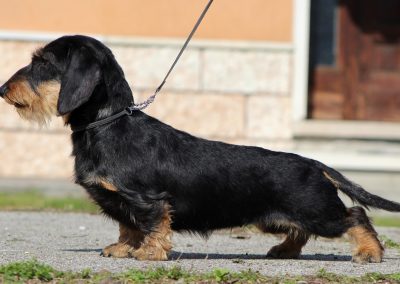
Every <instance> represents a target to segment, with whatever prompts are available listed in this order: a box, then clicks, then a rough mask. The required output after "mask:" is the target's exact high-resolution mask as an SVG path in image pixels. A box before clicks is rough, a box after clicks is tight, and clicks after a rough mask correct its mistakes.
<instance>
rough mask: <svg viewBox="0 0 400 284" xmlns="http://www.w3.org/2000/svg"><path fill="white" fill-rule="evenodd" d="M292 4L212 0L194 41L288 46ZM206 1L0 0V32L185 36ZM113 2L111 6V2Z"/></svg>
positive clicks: (266, 0) (271, 0)
mask: <svg viewBox="0 0 400 284" xmlns="http://www.w3.org/2000/svg"><path fill="white" fill-rule="evenodd" d="M292 1H293V0H279V1H276V0H215V1H214V4H213V7H212V9H211V10H210V12H209V14H208V15H207V17H206V19H205V21H204V24H203V25H202V26H201V27H200V29H199V31H198V33H197V35H196V36H197V37H198V38H203V39H228V40H262V41H279V42H291V40H292ZM206 2H207V0H113V1H109V0H57V1H55V0H16V1H2V3H1V10H2V13H1V17H0V29H2V30H30V31H42V32H43V31H50V32H65V33H95V34H108V35H130V36H145V37H184V36H186V35H187V33H188V32H189V31H190V29H191V28H192V25H193V24H194V22H195V20H196V18H197V17H198V15H199V14H200V12H201V10H202V9H203V7H204V6H205V4H206ZM111 3H112V4H111Z"/></svg>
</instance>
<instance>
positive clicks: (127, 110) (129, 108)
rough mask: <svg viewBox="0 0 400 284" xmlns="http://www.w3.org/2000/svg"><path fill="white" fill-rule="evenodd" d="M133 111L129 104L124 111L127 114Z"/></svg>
mask: <svg viewBox="0 0 400 284" xmlns="http://www.w3.org/2000/svg"><path fill="white" fill-rule="evenodd" d="M133 111H134V109H133V108H132V107H130V106H129V107H127V108H125V113H126V114H127V115H129V116H130V115H132V114H133Z"/></svg>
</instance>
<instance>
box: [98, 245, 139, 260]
mask: <svg viewBox="0 0 400 284" xmlns="http://www.w3.org/2000/svg"><path fill="white" fill-rule="evenodd" d="M133 251H134V248H133V247H131V246H130V245H127V244H123V243H115V244H112V245H109V246H107V247H105V248H104V249H103V251H102V252H101V254H100V255H102V256H104V257H117V258H127V257H133V255H132V252H133Z"/></svg>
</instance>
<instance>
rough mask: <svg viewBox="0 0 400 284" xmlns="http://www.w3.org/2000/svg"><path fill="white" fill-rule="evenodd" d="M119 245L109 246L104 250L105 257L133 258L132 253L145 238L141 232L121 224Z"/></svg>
mask: <svg viewBox="0 0 400 284" xmlns="http://www.w3.org/2000/svg"><path fill="white" fill-rule="evenodd" d="M119 234H120V236H119V239H118V243H115V244H112V245H109V246H107V247H106V248H104V249H103V255H104V256H112V257H118V258H125V257H132V256H133V255H132V253H133V252H134V251H135V250H136V249H138V248H139V247H140V245H141V244H142V242H143V239H144V236H143V234H142V233H141V232H140V231H139V230H135V229H131V228H128V227H126V226H124V225H123V224H121V223H120V224H119Z"/></svg>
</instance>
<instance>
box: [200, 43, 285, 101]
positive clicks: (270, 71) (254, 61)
mask: <svg viewBox="0 0 400 284" xmlns="http://www.w3.org/2000/svg"><path fill="white" fill-rule="evenodd" d="M203 60H204V62H203V69H202V72H203V75H202V78H203V83H202V85H203V88H204V90H206V91H219V92H242V93H275V94H287V93H288V92H289V88H290V78H291V76H290V75H291V74H290V67H291V66H290V54H289V53H287V52H278V51H275V52H264V51H241V50H239V51H232V50H231V51H230V50H205V51H204V56H203Z"/></svg>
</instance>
